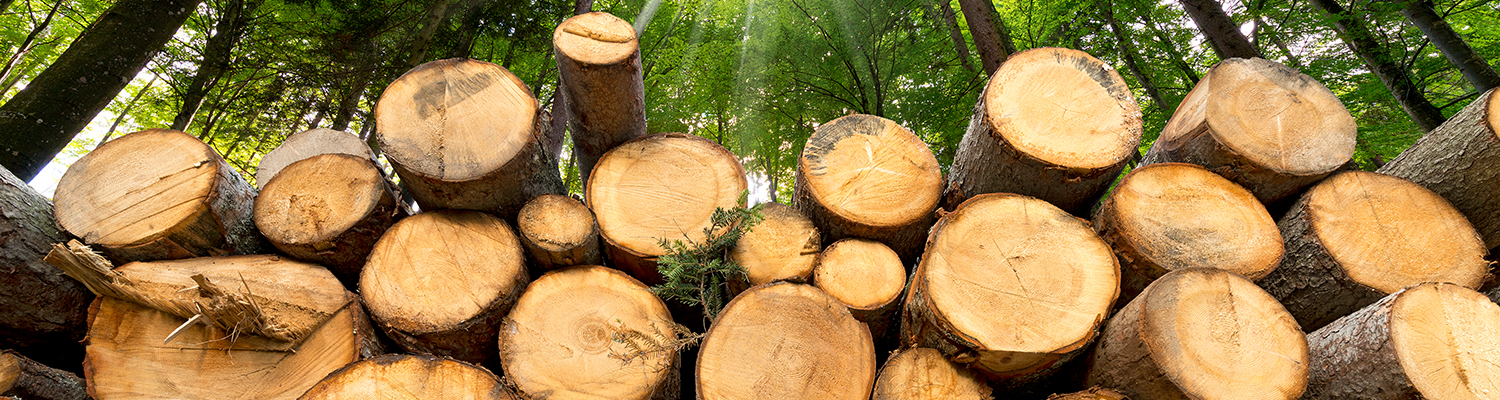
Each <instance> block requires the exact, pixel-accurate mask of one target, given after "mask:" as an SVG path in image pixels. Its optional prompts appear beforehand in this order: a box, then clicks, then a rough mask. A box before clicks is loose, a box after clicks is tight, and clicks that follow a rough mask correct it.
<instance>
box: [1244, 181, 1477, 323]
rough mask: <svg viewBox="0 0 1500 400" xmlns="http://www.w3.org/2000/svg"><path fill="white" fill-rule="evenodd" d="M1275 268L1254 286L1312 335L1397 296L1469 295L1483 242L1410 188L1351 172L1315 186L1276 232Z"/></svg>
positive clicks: (1439, 202) (1453, 213) (1430, 197)
mask: <svg viewBox="0 0 1500 400" xmlns="http://www.w3.org/2000/svg"><path fill="white" fill-rule="evenodd" d="M1278 226H1279V228H1280V229H1281V235H1282V238H1283V239H1284V240H1285V241H1286V258H1285V260H1283V261H1282V263H1281V266H1279V267H1277V268H1276V270H1275V271H1272V272H1271V274H1270V275H1267V276H1266V277H1265V279H1262V280H1261V281H1260V285H1261V287H1264V288H1265V289H1266V291H1267V292H1270V293H1271V295H1272V296H1274V297H1276V299H1277V300H1279V301H1281V303H1282V304H1284V305H1285V306H1286V309H1287V311H1289V312H1291V313H1292V316H1294V317H1296V318H1297V322H1298V323H1300V324H1301V325H1302V329H1306V330H1317V329H1318V328H1321V327H1323V325H1327V324H1328V323H1329V322H1333V320H1335V319H1338V318H1339V317H1342V316H1345V315H1348V314H1350V313H1353V312H1354V311H1357V310H1359V309H1360V308H1362V307H1364V306H1366V305H1369V304H1371V303H1374V302H1375V301H1377V300H1380V298H1382V297H1385V296H1386V295H1387V294H1390V293H1394V292H1396V291H1397V290H1401V288H1404V287H1407V286H1410V285H1415V284H1418V283H1423V282H1452V283H1456V284H1459V285H1462V286H1464V287H1468V288H1478V287H1479V284H1480V283H1481V282H1482V281H1483V280H1484V279H1485V276H1486V274H1487V273H1488V272H1489V268H1490V267H1489V263H1488V262H1487V261H1485V260H1484V256H1485V249H1484V242H1483V241H1481V240H1480V239H1479V235H1478V234H1477V233H1475V232H1474V228H1473V227H1472V226H1470V225H1469V222H1468V221H1467V220H1465V219H1464V216H1463V214H1460V213H1459V212H1458V210H1455V209H1454V208H1453V206H1451V205H1449V204H1448V202H1447V201H1446V200H1443V198H1442V197H1439V196H1438V195H1437V194H1436V193H1433V192H1432V191H1431V190H1427V189H1426V188H1423V187H1422V186H1420V185H1417V184H1414V183H1411V182H1410V181H1407V180H1404V179H1400V178H1396V177H1392V176H1389V175H1383V174H1378V173H1373V172H1361V171H1352V172H1344V173H1340V174H1338V175H1334V176H1332V177H1329V178H1328V179H1326V180H1324V181H1323V182H1320V183H1318V184H1317V185H1316V186H1313V187H1312V188H1311V189H1309V190H1308V191H1307V194H1305V195H1303V197H1302V198H1301V199H1300V200H1298V201H1297V203H1296V204H1295V205H1294V206H1292V209H1291V211H1290V212H1288V213H1287V216H1286V217H1284V218H1282V220H1281V222H1280V223H1279V224H1278Z"/></svg>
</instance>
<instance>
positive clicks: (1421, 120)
mask: <svg viewBox="0 0 1500 400" xmlns="http://www.w3.org/2000/svg"><path fill="white" fill-rule="evenodd" d="M1312 3H1313V6H1315V7H1317V8H1318V9H1319V10H1323V12H1324V13H1325V14H1327V16H1328V19H1329V20H1331V22H1332V23H1333V27H1334V29H1335V30H1337V31H1338V34H1339V38H1341V39H1343V40H1344V44H1345V45H1348V46H1349V50H1350V51H1353V52H1354V54H1358V55H1359V58H1360V59H1362V60H1364V62H1365V66H1367V67H1369V68H1370V72H1373V73H1375V76H1377V77H1379V78H1380V82H1382V83H1385V87H1386V88H1388V89H1390V90H1391V96H1393V97H1395V98H1396V102H1397V103H1400V104H1401V108H1402V109H1405V110H1406V113H1407V114H1409V115H1411V119H1412V121H1413V122H1416V123H1417V127H1418V128H1421V129H1422V131H1423V132H1426V131H1431V130H1433V129H1435V128H1437V127H1438V125H1442V124H1443V120H1444V119H1445V118H1444V117H1443V111H1442V110H1439V109H1438V108H1437V106H1434V105H1432V102H1429V101H1427V96H1425V95H1423V94H1422V87H1420V86H1417V83H1416V82H1413V81H1412V79H1411V74H1409V73H1408V72H1407V70H1406V67H1405V66H1403V65H1401V62H1400V61H1399V60H1397V58H1396V56H1395V55H1392V54H1391V52H1390V50H1389V49H1387V48H1386V46H1385V45H1383V44H1381V43H1380V41H1379V39H1376V38H1375V35H1374V34H1373V33H1371V32H1370V28H1369V26H1367V25H1365V20H1364V18H1365V17H1364V16H1360V15H1354V13H1353V12H1350V11H1349V10H1346V9H1344V6H1341V5H1339V3H1338V0H1312Z"/></svg>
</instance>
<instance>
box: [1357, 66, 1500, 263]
mask: <svg viewBox="0 0 1500 400" xmlns="http://www.w3.org/2000/svg"><path fill="white" fill-rule="evenodd" d="M1496 92H1500V91H1497V90H1490V91H1489V92H1487V93H1485V94H1483V95H1480V96H1479V98H1478V99H1474V102H1472V103H1469V105H1468V106H1467V107H1464V109H1463V110H1462V111H1459V112H1458V114H1454V115H1453V118H1452V119H1449V120H1448V122H1446V123H1444V124H1443V125H1442V126H1439V127H1438V128H1437V129H1434V130H1433V131H1432V132H1430V133H1428V134H1427V135H1426V136H1422V138H1421V139H1417V142H1416V143H1415V144H1412V145H1411V147H1409V148H1407V149H1406V151H1403V152H1401V155H1399V156H1396V158H1395V159H1394V160H1391V162H1390V163H1387V164H1386V165H1385V166H1384V167H1381V168H1380V171H1379V172H1381V173H1385V174H1390V175H1391V176H1395V177H1398V178H1404V179H1406V180H1410V181H1412V182H1416V183H1417V184H1419V185H1422V186H1423V187H1426V188H1428V189H1431V190H1432V191H1434V192H1437V194H1439V195H1442V196H1443V198H1444V199H1446V200H1448V202H1450V203H1453V207H1454V208H1457V209H1458V211H1459V212H1462V213H1463V214H1464V216H1465V217H1468V218H1469V222H1470V223H1472V224H1474V230H1476V231H1478V232H1479V236H1480V237H1483V238H1484V243H1485V246H1487V247H1489V248H1490V249H1491V251H1500V192H1497V191H1495V190H1482V189H1480V188H1500V96H1497V95H1496Z"/></svg>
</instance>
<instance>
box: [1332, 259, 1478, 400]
mask: <svg viewBox="0 0 1500 400" xmlns="http://www.w3.org/2000/svg"><path fill="white" fill-rule="evenodd" d="M1497 331H1500V306H1497V305H1495V303H1494V302H1491V301H1490V300H1489V298H1486V297H1485V296H1484V295H1483V294H1480V293H1479V292H1475V291H1473V290H1471V289H1468V288H1465V287H1462V286H1458V285H1454V284H1451V283H1424V284H1421V285H1417V286H1412V287H1409V288H1406V289H1404V290H1402V291H1399V292H1396V293H1393V294H1391V295H1389V296H1386V297H1385V298H1383V299H1381V300H1380V301H1378V302H1376V303H1375V304H1371V305H1369V306H1368V307H1365V308H1363V309H1360V310H1359V311H1358V312H1356V313H1354V314H1351V315H1349V316H1347V317H1344V318H1340V319H1339V320H1338V321H1335V322H1334V323H1332V324H1329V325H1328V326H1325V327H1323V329H1319V330H1317V331H1316V332H1313V333H1311V334H1309V335H1308V336H1307V342H1308V343H1307V344H1308V347H1309V351H1310V352H1311V355H1312V365H1311V378H1309V382H1308V385H1307V394H1306V395H1304V396H1303V398H1304V399H1392V400H1394V399H1489V398H1494V397H1495V395H1496V394H1497V393H1500V380H1497V379H1495V377H1496V376H1500V350H1497V349H1496V348H1495V346H1494V343H1495V338H1494V335H1495V332H1497Z"/></svg>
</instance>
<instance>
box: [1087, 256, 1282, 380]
mask: <svg viewBox="0 0 1500 400" xmlns="http://www.w3.org/2000/svg"><path fill="white" fill-rule="evenodd" d="M1307 362H1308V355H1307V339H1306V337H1304V336H1303V334H1302V331H1301V330H1299V329H1298V328H1297V322H1296V321H1294V320H1292V316H1291V315H1289V314H1287V312H1286V310H1285V309H1283V308H1282V307H1281V305H1280V304H1277V303H1276V299H1274V298H1272V297H1271V296H1270V295H1267V294H1266V292H1265V291H1263V290H1260V288H1258V287H1256V286H1255V283H1252V282H1250V280H1248V279H1245V278H1244V277H1242V276H1240V275H1239V274H1235V273H1233V272H1228V271H1224V270H1221V269H1214V268H1189V269H1183V270H1177V271H1172V272H1170V273H1167V274H1166V275H1164V276H1162V277H1161V279H1157V280H1156V282H1153V283H1151V286H1148V287H1147V288H1146V291H1145V292H1143V293H1141V295H1140V297H1136V298H1135V300H1133V301H1131V302H1130V304H1127V305H1125V308H1123V309H1121V310H1120V312H1119V313H1117V314H1115V316H1114V317H1111V318H1110V320H1109V324H1108V325H1107V326H1106V327H1105V328H1104V334H1103V336H1102V337H1101V338H1100V340H1099V346H1098V348H1097V349H1096V350H1095V354H1094V363H1093V365H1092V366H1091V367H1090V368H1089V371H1088V378H1087V384H1088V385H1098V386H1102V387H1110V388H1115V389H1117V390H1120V391H1121V392H1123V393H1125V394H1126V395H1129V396H1131V397H1134V398H1139V399H1169V398H1192V399H1203V398H1226V399H1252V398H1253V399H1295V398H1297V397H1298V396H1300V395H1301V394H1302V391H1303V389H1304V388H1305V387H1306V385H1307Z"/></svg>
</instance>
